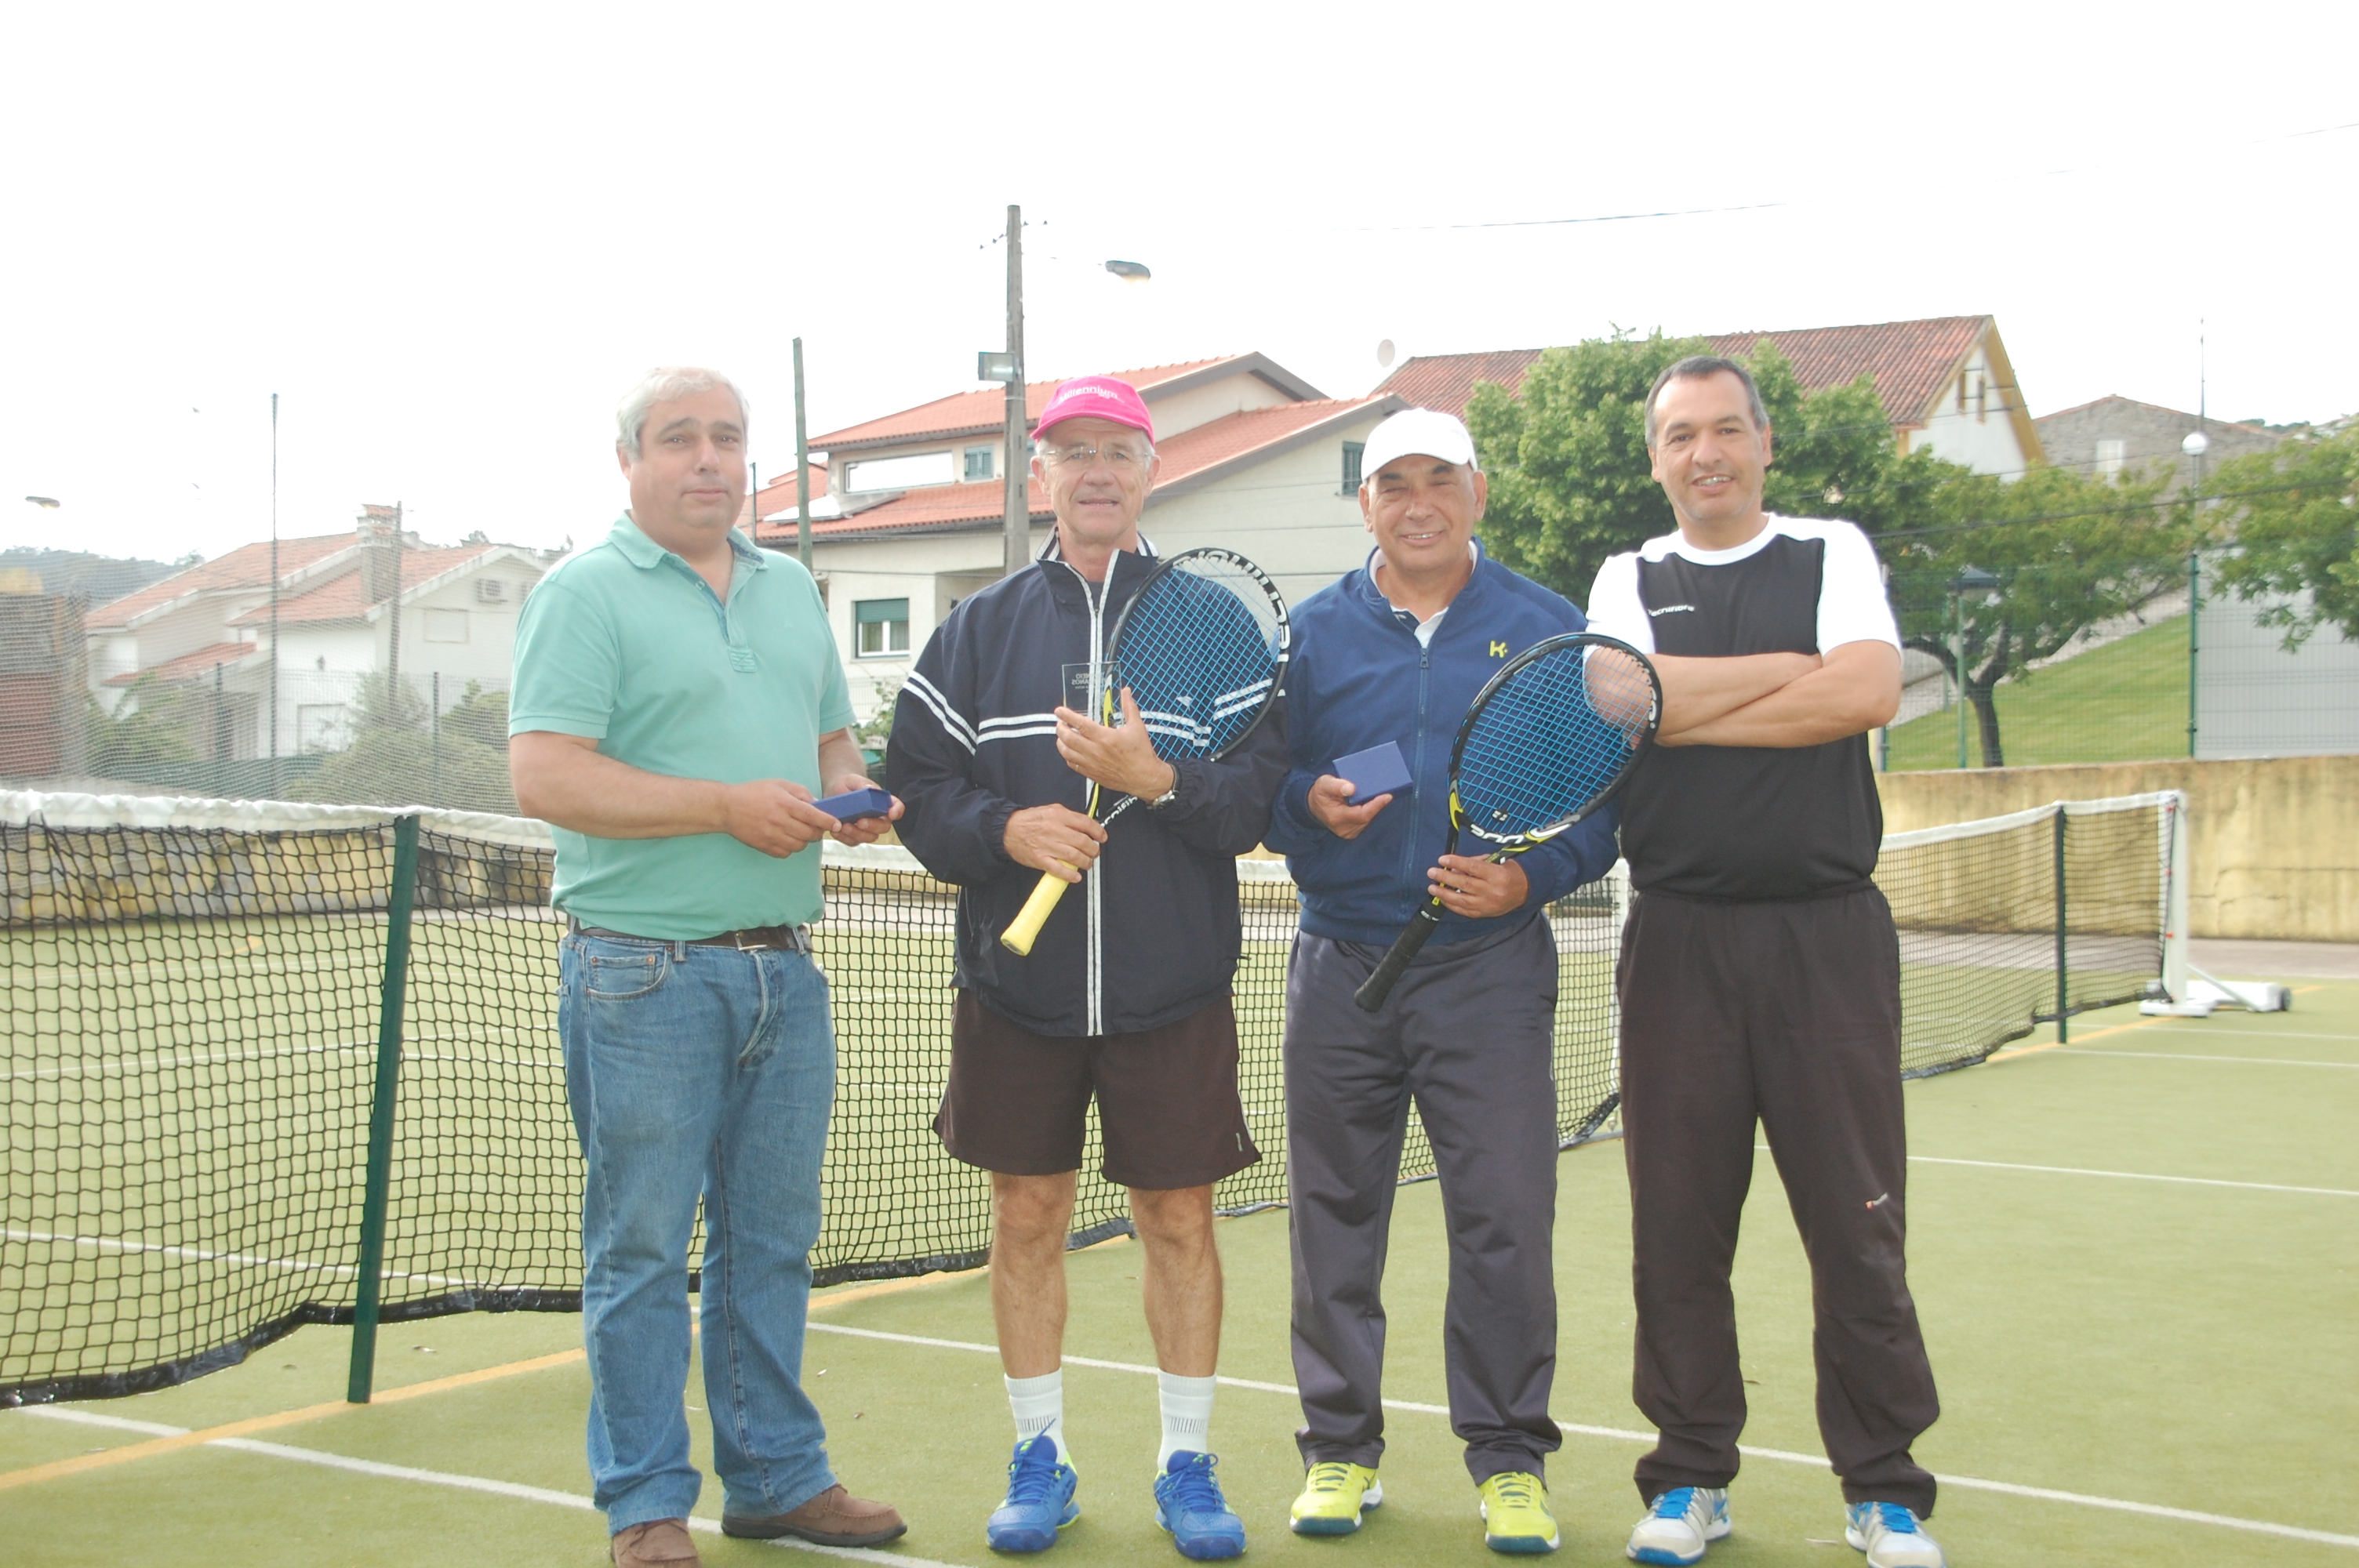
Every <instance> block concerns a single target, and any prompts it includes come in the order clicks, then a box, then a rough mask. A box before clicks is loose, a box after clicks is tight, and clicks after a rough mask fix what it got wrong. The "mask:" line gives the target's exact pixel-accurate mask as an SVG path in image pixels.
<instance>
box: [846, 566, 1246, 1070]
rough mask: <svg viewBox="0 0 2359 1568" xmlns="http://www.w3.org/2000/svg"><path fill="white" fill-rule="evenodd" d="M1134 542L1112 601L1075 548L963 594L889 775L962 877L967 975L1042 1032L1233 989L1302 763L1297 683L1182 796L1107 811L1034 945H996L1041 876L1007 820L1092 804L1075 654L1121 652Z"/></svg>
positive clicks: (934, 851) (1176, 1005)
mask: <svg viewBox="0 0 2359 1568" xmlns="http://www.w3.org/2000/svg"><path fill="white" fill-rule="evenodd" d="M1153 567H1154V561H1153V548H1152V546H1147V552H1146V554H1145V555H1143V556H1142V555H1132V554H1130V553H1128V552H1126V551H1125V552H1119V553H1117V554H1116V555H1115V557H1114V567H1113V569H1112V570H1111V571H1109V572H1108V573H1107V574H1106V581H1105V584H1104V585H1103V588H1104V590H1103V594H1102V595H1101V596H1100V597H1101V598H1102V600H1103V602H1101V603H1095V604H1093V602H1092V595H1091V593H1090V591H1089V585H1088V584H1087V583H1086V582H1084V581H1083V580H1082V575H1081V574H1080V573H1079V572H1077V571H1075V570H1074V569H1073V568H1071V566H1070V565H1069V564H1068V563H1066V562H1065V561H1064V560H1063V559H1062V558H1061V557H1060V555H1059V553H1058V550H1057V545H1056V540H1055V537H1054V536H1053V535H1051V537H1050V540H1049V546H1048V548H1046V549H1045V550H1043V551H1042V552H1041V555H1040V558H1039V559H1038V561H1036V562H1034V563H1033V564H1032V565H1031V566H1030V567H1028V568H1026V569H1025V570H1023V571H1020V572H1018V573H1016V575H1015V576H1014V577H1010V578H1003V579H1000V580H999V581H998V582H995V583H994V584H992V585H991V586H990V587H989V588H986V589H983V590H981V591H980V592H978V593H976V594H974V595H973V597H972V598H969V599H965V600H961V601H960V603H959V605H958V607H957V608H956V609H954V610H952V611H951V613H950V619H948V620H947V621H944V622H942V623H941V625H940V627H938V628H936V629H935V632H934V634H933V636H932V637H931V638H930V639H929V641H928V642H927V643H926V649H925V652H924V653H923V654H920V655H919V658H918V665H917V668H916V669H915V670H914V671H912V672H911V674H910V676H909V678H908V681H907V682H905V683H904V684H903V686H902V687H901V696H900V699H899V703H898V705H897V707H896V708H895V709H894V712H893V734H892V739H891V740H890V741H888V742H887V743H886V751H885V772H886V777H887V778H888V779H889V780H890V781H891V787H892V790H893V793H894V794H896V795H899V796H900V797H901V799H902V802H903V803H904V805H905V806H906V807H907V809H906V810H905V811H904V813H903V814H902V817H901V821H900V823H899V831H900V838H901V842H902V843H904V844H906V845H908V847H909V849H910V850H911V851H912V852H914V853H915V854H916V855H917V857H918V859H919V860H920V861H922V862H924V864H925V867H926V869H927V870H928V871H931V872H933V874H934V875H936V876H938V877H940V878H941V879H942V880H943V881H948V882H955V883H957V884H958V888H959V895H958V968H957V983H958V985H959V986H960V987H961V988H962V989H966V990H970V991H973V993H974V995H975V998H976V1000H979V1001H980V1002H982V1003H983V1005H984V1006H985V1007H987V1008H989V1009H990V1010H991V1011H994V1012H995V1013H997V1014H999V1015H1000V1016H1001V1017H1003V1018H1006V1019H1009V1020H1011V1021H1013V1022H1016V1023H1019V1024H1021V1025H1023V1026H1024V1027H1025V1028H1027V1029H1029V1030H1031V1031H1032V1032H1033V1033H1036V1034H1048V1035H1060V1036H1068V1035H1083V1034H1127V1033H1135V1032H1136V1031H1138V1030H1142V1029H1157V1028H1160V1027H1161V1026H1163V1025H1164V1024H1167V1023H1171V1022H1177V1021H1179V1020H1180V1019H1182V1018H1185V1017H1187V1016H1188V1015H1189V1014H1190V1013H1191V1012H1194V1011H1196V1010H1197V1009H1199V1008H1201V1007H1204V1006H1206V1005H1208V1004H1210V1003H1212V1002H1213V1001H1215V1000H1219V999H1220V998H1221V997H1223V996H1224V995H1226V994H1227V992H1228V989H1229V985H1230V982H1231V980H1232V979H1234V977H1235V975H1236V968H1237V953H1238V948H1239V943H1240V936H1241V932H1240V926H1239V921H1238V915H1237V871H1236V858H1237V857H1238V856H1239V855H1242V854H1244V853H1245V851H1246V850H1248V849H1252V848H1253V847H1254V846H1255V845H1256V844H1258V843H1260V842H1261V840H1262V836H1263V834H1264V833H1265V832H1266V831H1267V829H1268V826H1269V806H1270V797H1271V796H1272V795H1274V794H1275V793H1276V792H1277V781H1278V778H1279V776H1280V774H1282V773H1284V772H1285V769H1286V725H1285V714H1284V712H1283V710H1282V709H1283V705H1284V699H1283V698H1281V699H1280V700H1279V705H1278V707H1277V708H1273V709H1272V710H1271V711H1270V713H1269V714H1267V715H1266V717H1265V718H1264V719H1262V721H1261V724H1260V726H1259V727H1258V728H1256V730H1255V731H1254V733H1253V734H1252V735H1251V736H1250V737H1248V738H1247V739H1246V741H1245V744H1244V745H1243V746H1241V747H1239V748H1238V749H1237V750H1236V751H1234V752H1231V753H1230V754H1229V755H1228V756H1226V757H1223V758H1222V759H1220V760H1219V761H1218V762H1180V763H1178V764H1176V768H1177V771H1178V773H1179V775H1180V793H1179V796H1178V798H1177V799H1175V800H1173V801H1172V802H1171V803H1170V804H1169V805H1167V806H1163V807H1161V808H1160V809H1159V810H1149V809H1148V808H1147V805H1146V803H1145V802H1143V801H1142V802H1139V803H1137V804H1136V805H1133V806H1129V807H1127V808H1125V810H1124V812H1123V813H1122V815H1121V816H1117V817H1114V819H1113V820H1112V821H1111V822H1109V823H1107V824H1106V842H1105V844H1104V845H1103V848H1102V849H1101V851H1100V853H1099V855H1098V860H1097V864H1096V866H1095V867H1094V868H1093V870H1092V871H1090V873H1089V874H1088V875H1087V876H1086V877H1084V878H1083V879H1082V884H1081V885H1080V886H1079V887H1073V888H1068V889H1067V890H1066V892H1065V896H1064V898H1063V899H1062V900H1061V901H1060V903H1058V905H1057V908H1056V911H1055V913H1054V914H1050V915H1049V923H1048V925H1046V926H1044V927H1043V928H1042V929H1041V932H1040V937H1039V940H1038V941H1037V942H1035V943H1034V944H1033V946H1032V953H1031V956H1030V957H1023V958H1019V957H1016V955H1015V954H1013V953H1011V952H1009V951H1008V950H1007V949H1006V948H1005V947H1003V946H1000V945H999V934H1000V933H1001V932H1002V931H1005V930H1006V928H1007V925H1008V923H1009V922H1011V921H1013V920H1014V919H1015V918H1016V912H1017V911H1019V910H1021V909H1022V908H1023V907H1024V902H1025V901H1026V900H1027V899H1028V898H1030V897H1031V896H1032V890H1033V888H1034V887H1035V886H1037V885H1038V882H1039V881H1040V873H1039V872H1038V871H1034V870H1033V869H1032V868H1031V867H1029V866H1020V865H1017V864H1016V862H1015V861H1014V860H1010V859H1008V856H1007V849H1006V836H1007V819H1008V818H1009V817H1010V816H1014V815H1015V814H1016V811H1017V810H1019V809H1021V808H1023V807H1027V806H1048V805H1051V804H1055V805H1061V806H1071V807H1072V808H1073V809H1074V810H1075V811H1082V810H1085V809H1087V806H1088V801H1089V781H1088V780H1086V779H1084V778H1083V777H1082V775H1081V774H1079V773H1075V772H1073V770H1072V769H1071V768H1070V767H1068V766H1067V765H1066V764H1065V760H1064V758H1062V757H1060V756H1059V755H1058V754H1057V741H1056V730H1057V723H1056V716H1055V715H1054V713H1053V712H1051V709H1053V708H1056V707H1057V706H1058V705H1059V704H1060V702H1062V701H1063V700H1064V697H1063V691H1064V666H1065V665H1069V664H1082V663H1083V662H1085V661H1089V660H1092V659H1093V658H1094V659H1103V658H1104V657H1105V652H1104V650H1105V644H1106V638H1107V635H1108V633H1111V632H1112V631H1113V630H1114V621H1115V619H1116V617H1117V615H1118V614H1119V612H1120V611H1121V608H1122V606H1123V605H1125V604H1126V603H1128V602H1129V600H1130V597H1131V596H1132V595H1133V594H1135V593H1136V592H1137V591H1138V589H1139V585H1140V584H1142V583H1143V582H1145V581H1146V580H1147V574H1148V573H1149V572H1150V571H1151V570H1152V569H1153Z"/></svg>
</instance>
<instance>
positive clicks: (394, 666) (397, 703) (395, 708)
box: [385, 501, 401, 728]
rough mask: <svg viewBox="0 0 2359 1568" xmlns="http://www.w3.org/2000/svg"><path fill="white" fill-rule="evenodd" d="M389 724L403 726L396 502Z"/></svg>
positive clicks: (396, 507) (397, 510)
mask: <svg viewBox="0 0 2359 1568" xmlns="http://www.w3.org/2000/svg"><path fill="white" fill-rule="evenodd" d="M385 614H386V622H387V623H388V624H387V625H386V644H385V645H386V654H385V721H386V723H387V724H390V725H393V726H395V727H397V728H398V727H399V725H400V723H401V503H400V502H398V501H397V502H395V503H393V597H392V598H391V599H388V600H386V611H385Z"/></svg>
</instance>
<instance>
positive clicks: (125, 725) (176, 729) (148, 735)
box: [85, 674, 200, 778]
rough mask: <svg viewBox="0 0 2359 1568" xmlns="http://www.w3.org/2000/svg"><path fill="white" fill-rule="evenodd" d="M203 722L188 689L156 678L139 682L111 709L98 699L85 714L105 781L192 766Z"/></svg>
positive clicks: (93, 760)
mask: <svg viewBox="0 0 2359 1568" xmlns="http://www.w3.org/2000/svg"><path fill="white" fill-rule="evenodd" d="M199 718H200V716H199V714H198V712H197V710H196V705H195V704H193V703H191V702H190V700H189V694H188V692H187V691H186V690H184V689H183V688H181V687H168V686H166V685H164V684H163V683H162V682H160V681H158V679H157V678H156V677H155V676H153V675H152V674H151V675H143V676H140V677H139V678H138V679H136V680H135V681H133V682H132V683H131V684H130V685H129V686H128V687H125V689H124V692H123V695H122V696H121V697H116V698H115V699H114V707H113V708H108V707H106V706H105V705H104V704H103V703H101V702H100V701H99V700H98V699H97V698H96V697H92V698H91V700H90V706H89V708H88V709H87V711H86V715H85V722H86V724H87V725H88V730H87V731H86V734H87V739H88V742H89V751H88V753H87V755H88V757H89V767H90V771H91V772H92V773H96V774H98V775H99V776H100V777H102V778H103V777H105V776H106V775H107V774H108V773H110V772H121V771H123V770H125V769H137V768H143V767H152V766H155V765H157V764H158V763H163V762H189V761H191V760H192V759H194V758H195V756H196V754H197V748H196V745H195V742H194V741H193V740H192V739H191V737H192V736H194V735H195V734H196V732H197V728H198V723H199Z"/></svg>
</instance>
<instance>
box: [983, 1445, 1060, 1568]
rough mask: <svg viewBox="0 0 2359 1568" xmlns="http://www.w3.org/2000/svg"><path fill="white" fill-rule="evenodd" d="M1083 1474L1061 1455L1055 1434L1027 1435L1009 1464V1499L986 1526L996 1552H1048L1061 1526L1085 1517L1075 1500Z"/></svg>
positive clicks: (986, 1531) (985, 1528)
mask: <svg viewBox="0 0 2359 1568" xmlns="http://www.w3.org/2000/svg"><path fill="white" fill-rule="evenodd" d="M1079 1482H1080V1477H1078V1476H1075V1475H1074V1474H1073V1467H1072V1466H1071V1465H1067V1464H1064V1463H1062V1462H1061V1461H1060V1460H1059V1459H1058V1457H1057V1440H1056V1439H1055V1438H1053V1437H1027V1438H1026V1439H1025V1440H1024V1441H1023V1442H1021V1443H1019V1444H1016V1457H1015V1458H1013V1459H1011V1460H1009V1461H1008V1464H1007V1499H1006V1501H1005V1502H1003V1503H1001V1504H1000V1505H999V1509H998V1511H997V1512H995V1513H994V1514H993V1515H992V1516H991V1519H990V1521H989V1522H988V1523H986V1524H985V1525H984V1527H983V1538H984V1541H988V1542H990V1543H991V1549H992V1550H993V1551H994V1552H1046V1551H1048V1550H1049V1548H1050V1547H1052V1546H1054V1545H1056V1544H1057V1532H1058V1531H1059V1530H1062V1529H1064V1528H1065V1527H1066V1526H1067V1525H1069V1524H1071V1523H1072V1522H1073V1521H1074V1520H1075V1519H1079V1518H1081V1517H1082V1509H1081V1505H1080V1504H1078V1503H1076V1502H1074V1501H1073V1489H1074V1487H1076V1486H1077V1485H1078V1484H1079Z"/></svg>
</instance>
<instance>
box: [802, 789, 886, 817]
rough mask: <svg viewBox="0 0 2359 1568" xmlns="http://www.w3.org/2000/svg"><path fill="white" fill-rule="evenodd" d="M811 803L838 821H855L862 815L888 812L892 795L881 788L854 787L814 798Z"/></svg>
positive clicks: (881, 814)
mask: <svg viewBox="0 0 2359 1568" xmlns="http://www.w3.org/2000/svg"><path fill="white" fill-rule="evenodd" d="M811 804H812V805H813V806H818V807H819V808H820V809H821V811H824V812H826V813H827V814H828V815H829V816H832V817H834V818H835V819H836V820H837V821H838V822H857V821H859V820H860V819H861V818H862V817H864V816H886V815H887V814H888V813H890V812H891V811H892V809H893V797H892V796H891V795H888V794H886V792H885V791H883V790H881V789H855V790H852V791H849V792H847V793H845V794H843V795H829V796H828V797H827V798H826V799H825V800H815V801H812V802H811Z"/></svg>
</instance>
